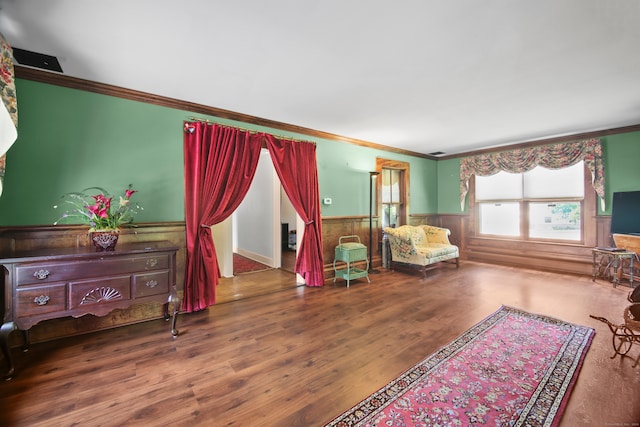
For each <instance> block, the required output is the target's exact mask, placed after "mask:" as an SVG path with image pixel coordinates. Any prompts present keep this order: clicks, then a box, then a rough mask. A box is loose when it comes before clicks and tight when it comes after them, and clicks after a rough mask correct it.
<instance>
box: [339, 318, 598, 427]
mask: <svg viewBox="0 0 640 427" xmlns="http://www.w3.org/2000/svg"><path fill="white" fill-rule="evenodd" d="M594 333H595V332H594V330H593V329H592V328H589V327H586V326H579V325H574V324H571V323H567V322H564V321H562V320H558V319H554V318H551V317H547V316H542V315H537V314H532V313H527V312H525V311H522V310H519V309H516V308H511V307H507V306H502V307H501V308H500V309H499V310H498V311H497V312H495V313H493V314H492V315H490V316H489V317H487V318H486V319H485V320H483V321H482V322H480V323H478V324H477V325H475V326H474V327H472V328H471V329H469V330H468V331H466V332H465V333H464V334H462V335H461V336H460V337H458V338H456V339H455V340H454V341H453V342H451V343H450V344H448V345H446V346H445V347H442V348H440V349H439V350H437V351H436V352H435V353H433V354H432V355H431V356H429V357H427V358H426V359H424V360H423V361H422V362H419V363H418V364H417V365H414V366H413V367H412V368H410V369H409V370H407V371H405V372H404V373H403V374H402V375H400V376H399V377H398V378H396V379H395V380H393V381H392V382H390V383H389V384H387V385H386V386H384V387H383V388H381V389H380V390H378V391H376V392H375V393H373V394H372V395H370V396H369V397H367V398H366V399H364V400H363V401H361V402H360V403H358V404H357V405H356V406H354V407H353V408H351V409H349V410H348V411H346V412H344V413H343V414H342V415H340V416H338V417H337V418H335V419H334V420H333V421H331V422H330V423H329V424H327V426H339V427H345V426H421V427H428V426H557V425H558V424H559V422H560V418H561V417H562V413H563V411H564V410H565V406H566V403H567V400H568V398H569V395H570V394H571V390H572V389H573V386H574V384H575V382H576V380H577V377H578V373H579V372H580V368H581V367H582V362H583V360H584V357H585V354H586V353H587V350H588V349H589V346H590V345H591V340H592V339H593V335H594Z"/></svg>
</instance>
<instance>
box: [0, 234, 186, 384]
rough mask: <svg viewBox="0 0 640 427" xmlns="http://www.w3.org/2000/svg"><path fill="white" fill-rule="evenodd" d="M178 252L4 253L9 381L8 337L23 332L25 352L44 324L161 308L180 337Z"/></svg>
mask: <svg viewBox="0 0 640 427" xmlns="http://www.w3.org/2000/svg"><path fill="white" fill-rule="evenodd" d="M178 249H179V248H177V247H175V246H172V245H171V244H170V243H168V242H143V243H134V244H127V245H125V244H123V245H119V246H118V247H116V250H115V251H113V252H96V250H95V248H94V247H87V248H64V249H43V250H37V251H29V252H24V253H17V252H6V251H4V252H0V265H1V266H2V273H3V274H2V275H0V279H2V280H1V282H0V284H2V288H3V291H2V294H1V297H2V301H1V302H2V304H0V307H2V308H3V313H2V319H3V322H2V327H1V328H0V346H1V348H2V352H3V355H4V358H5V360H6V361H7V365H8V370H7V374H6V375H5V378H7V379H8V378H11V376H12V375H13V372H14V367H13V360H12V356H11V349H10V348H9V335H10V334H11V332H13V331H15V330H16V329H20V330H21V331H23V333H24V336H25V337H24V338H25V347H26V346H28V343H29V336H28V330H29V328H31V327H32V326H33V325H35V324H37V323H38V322H40V321H43V320H48V319H54V318H59V317H67V316H73V317H80V316H83V315H85V314H93V315H95V316H104V315H106V314H108V313H110V312H111V311H113V310H114V309H117V308H127V307H129V306H130V305H132V304H136V303H144V302H160V303H163V304H164V305H163V311H164V317H165V319H167V320H168V319H169V318H170V317H172V321H171V334H172V336H174V337H175V336H177V335H178V331H177V329H176V317H177V313H178V310H179V309H180V302H179V299H178V296H177V293H176V252H177V251H178ZM170 304H172V305H173V310H172V316H170V315H169V305H170Z"/></svg>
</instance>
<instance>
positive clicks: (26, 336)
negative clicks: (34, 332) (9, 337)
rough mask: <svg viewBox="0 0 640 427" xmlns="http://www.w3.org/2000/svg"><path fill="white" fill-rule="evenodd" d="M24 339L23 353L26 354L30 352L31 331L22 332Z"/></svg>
mask: <svg viewBox="0 0 640 427" xmlns="http://www.w3.org/2000/svg"><path fill="white" fill-rule="evenodd" d="M22 339H23V343H22V351H23V352H25V353H26V352H27V351H29V346H30V345H31V339H30V338H29V329H25V330H23V331H22Z"/></svg>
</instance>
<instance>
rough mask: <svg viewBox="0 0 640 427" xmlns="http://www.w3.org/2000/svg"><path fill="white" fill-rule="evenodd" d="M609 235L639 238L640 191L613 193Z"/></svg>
mask: <svg viewBox="0 0 640 427" xmlns="http://www.w3.org/2000/svg"><path fill="white" fill-rule="evenodd" d="M611 234H633V235H638V236H640V191H621V192H616V193H613V205H612V206H611Z"/></svg>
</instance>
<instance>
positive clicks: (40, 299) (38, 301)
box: [33, 295, 51, 305]
mask: <svg viewBox="0 0 640 427" xmlns="http://www.w3.org/2000/svg"><path fill="white" fill-rule="evenodd" d="M50 299H51V297H50V296H48V295H40V296H39V297H35V298H34V299H33V302H34V303H36V304H38V305H47V303H48V302H49V300H50Z"/></svg>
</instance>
